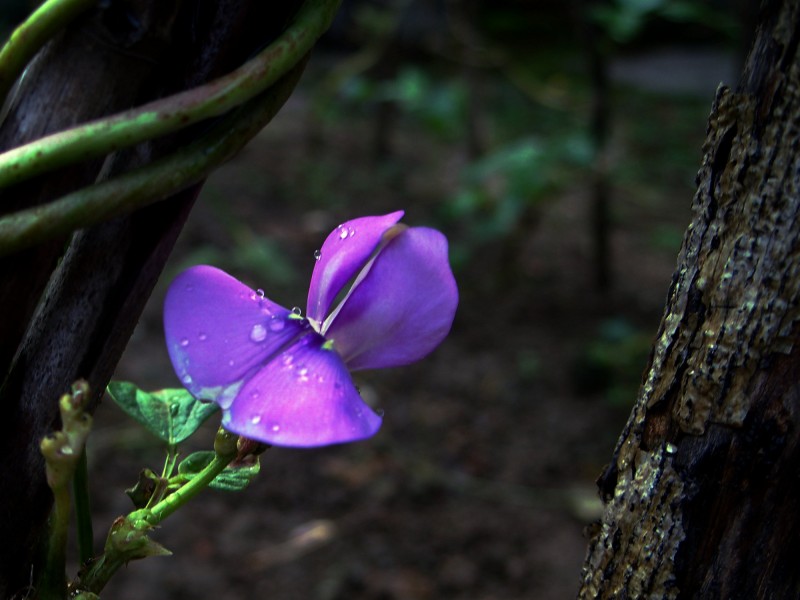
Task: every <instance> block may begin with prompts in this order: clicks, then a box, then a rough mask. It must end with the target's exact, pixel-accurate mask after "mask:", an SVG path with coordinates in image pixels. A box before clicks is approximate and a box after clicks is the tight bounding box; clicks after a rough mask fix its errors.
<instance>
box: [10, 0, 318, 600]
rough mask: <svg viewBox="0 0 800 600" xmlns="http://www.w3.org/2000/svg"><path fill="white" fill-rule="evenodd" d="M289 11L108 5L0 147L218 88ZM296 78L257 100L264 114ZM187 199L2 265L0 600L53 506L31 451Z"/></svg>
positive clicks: (161, 147)
mask: <svg viewBox="0 0 800 600" xmlns="http://www.w3.org/2000/svg"><path fill="white" fill-rule="evenodd" d="M301 4H302V2H301V0H293V1H292V2H285V3H279V4H278V5H273V4H271V3H263V2H260V1H259V0H219V1H216V2H210V1H207V0H182V1H180V2H172V3H163V2H157V1H155V0H127V1H122V2H115V3H108V5H106V6H104V7H100V8H98V9H97V10H96V11H94V12H92V13H90V14H88V15H86V16H85V17H84V18H82V19H80V20H79V21H78V22H76V23H75V24H74V25H73V26H71V27H70V28H69V29H68V30H67V31H65V32H64V33H63V34H62V35H61V36H59V38H58V39H57V40H54V41H53V42H51V44H50V45H49V46H48V47H47V48H45V49H44V51H43V52H42V53H41V54H40V56H39V57H38V58H37V59H36V60H35V63H34V64H33V65H32V66H31V67H30V69H29V73H28V75H27V76H26V78H25V81H23V85H22V86H21V87H20V90H19V92H18V93H17V96H16V98H15V100H14V105H13V106H12V107H11V110H10V112H9V115H8V118H7V119H6V120H5V121H4V122H3V123H2V127H1V128H0V144H2V145H3V146H0V147H9V146H11V145H15V144H19V143H22V142H24V141H27V140H28V139H31V138H36V137H39V136H41V135H43V134H45V133H47V132H49V131H53V130H57V129H60V128H63V127H66V126H68V125H71V124H73V123H75V122H81V121H85V120H88V119H90V118H93V117H98V116H102V115H103V114H107V113H109V112H114V111H117V110H121V109H124V108H127V107H130V106H134V105H137V104H140V103H142V102H145V101H148V100H151V99H154V98H157V97H159V96H164V95H167V94H169V93H173V92H174V91H177V90H180V89H186V88H189V87H192V86H195V85H198V84H200V83H203V82H204V81H207V80H209V79H211V78H213V77H216V76H219V75H221V74H223V73H225V72H227V71H229V70H231V69H232V68H234V67H236V66H238V65H239V64H241V63H242V62H243V61H244V60H245V59H246V58H247V57H248V56H249V55H251V54H252V53H253V52H254V51H256V50H258V49H259V48H260V47H263V46H264V45H266V44H267V43H269V42H270V41H271V40H272V39H274V37H275V36H276V35H277V34H278V33H279V32H280V31H282V30H283V28H284V27H285V25H286V23H287V21H288V19H289V18H290V17H291V15H292V14H294V12H296V10H297V9H298V7H299V6H300V5H301ZM166 5H169V6H166ZM119 11H121V13H120V12H119ZM109 13H115V14H116V17H115V15H114V14H109ZM117 17H120V18H117ZM64 60H66V64H65V63H64ZM302 66H303V65H299V66H298V67H296V68H295V70H294V71H293V72H292V73H291V74H289V75H287V76H286V77H285V78H284V79H283V80H281V81H279V82H278V83H277V84H276V85H275V86H274V87H273V88H272V89H271V90H268V91H267V92H265V94H270V95H271V96H270V99H269V101H270V102H271V103H273V104H274V109H275V110H276V111H277V109H278V107H279V106H280V104H281V103H282V102H283V101H285V99H286V98H287V97H288V95H289V93H290V92H291V90H292V88H293V87H294V85H295V83H296V82H297V79H298V77H299V75H300V73H301V72H302ZM65 73H67V74H68V75H65ZM120 74H124V75H122V76H121V75H120ZM119 81H124V82H125V83H124V85H123V84H120V85H117V84H115V83H114V82H119ZM26 82H27V83H26ZM37 107H38V108H37ZM187 135H188V136H191V135H192V134H191V132H189V133H188V134H185V135H175V136H171V137H170V138H169V139H167V140H163V141H161V140H159V141H158V142H154V143H152V144H143V145H140V146H139V147H137V148H135V149H133V150H131V151H127V152H121V153H118V154H117V155H115V156H113V157H110V158H109V159H108V161H106V164H105V166H103V169H102V173H100V168H101V165H100V164H99V163H98V164H89V165H85V164H84V165H77V166H75V167H72V168H68V169H65V170H63V171H62V172H60V173H57V174H56V175H54V176H53V175H50V176H47V177H41V178H38V179H37V180H35V181H33V182H29V183H25V184H22V185H20V186H17V187H15V188H14V189H12V190H6V191H4V193H3V197H2V202H0V214H3V213H7V212H12V211H13V210H15V209H19V208H23V207H29V206H35V205H37V204H41V203H44V202H47V201H50V200H52V199H53V198H54V197H57V196H58V195H59V194H63V193H65V192H66V191H68V190H71V189H75V188H78V187H80V186H82V185H86V184H87V183H90V182H91V181H93V180H94V178H95V177H97V176H98V173H100V175H99V176H100V177H101V178H102V177H105V176H109V175H113V174H114V173H118V172H123V171H125V170H128V169H130V168H132V167H135V166H138V165H141V164H142V163H143V162H147V161H149V160H153V159H155V158H157V157H158V156H162V155H164V154H165V153H168V152H170V151H172V150H174V149H175V148H178V147H180V146H181V145H182V144H185V143H186V141H187ZM199 189H200V186H199V185H196V186H193V187H192V188H190V189H187V190H184V191H182V192H179V193H178V194H176V195H175V196H174V197H173V198H171V199H168V200H165V201H163V202H160V203H158V204H155V205H152V206H149V207H147V208H144V209H142V210H139V211H137V212H135V213H133V214H131V215H128V216H126V217H121V218H117V219H114V220H112V221H109V222H107V223H103V224H101V225H98V226H95V227H91V228H89V229H86V230H84V231H82V232H79V233H78V234H76V235H75V236H74V238H73V239H72V240H71V241H70V240H56V241H54V242H51V243H46V244H42V245H41V246H38V247H36V248H33V249H31V250H28V251H24V252H21V253H19V254H18V255H15V256H10V257H6V258H5V259H3V260H2V261H0V275H2V281H3V285H2V289H1V290H0V311H2V312H1V314H3V321H2V325H0V332H2V336H0V377H2V379H3V382H2V388H1V389H0V406H2V410H3V420H2V424H0V456H1V457H2V460H0V539H2V540H3V541H2V544H0V598H12V597H15V598H16V597H23V596H25V594H24V592H23V591H22V590H24V588H25V586H26V585H27V584H28V581H29V579H30V577H31V572H32V569H35V565H34V564H33V561H34V548H35V546H36V543H37V540H38V538H39V537H40V534H41V531H42V529H43V526H44V522H45V519H46V517H47V513H48V511H49V507H50V504H51V495H50V492H49V489H48V488H47V485H46V481H45V478H44V471H43V461H42V458H41V455H40V453H39V441H40V440H41V439H42V437H44V436H45V435H47V434H48V433H49V432H50V431H52V430H53V429H54V427H55V426H56V424H57V419H58V417H57V400H58V397H59V396H60V395H61V394H62V393H64V392H66V391H67V390H68V388H69V385H70V383H71V382H73V381H74V380H76V379H78V378H86V379H88V380H89V382H90V384H91V385H92V391H93V393H94V402H95V403H96V402H97V401H99V398H100V396H101V395H102V394H103V391H104V389H105V386H106V384H107V382H108V379H109V377H110V376H111V374H112V372H113V369H114V366H115V365H116V362H117V360H118V359H119V356H120V355H121V353H122V350H123V349H124V347H125V344H126V343H127V340H128V338H129V337H130V335H131V333H132V331H133V328H134V326H135V325H136V322H137V321H138V318H139V315H140V314H141V311H142V309H143V307H144V304H145V302H146V300H147V298H148V297H149V295H150V292H151V290H152V288H153V286H154V285H155V282H156V280H157V279H158V276H159V274H160V273H161V270H162V268H163V266H164V263H165V262H166V259H167V257H168V255H169V252H170V250H171V248H172V245H173V244H174V242H175V239H176V238H177V235H178V233H179V232H180V230H181V227H182V225H183V222H184V221H185V219H186V216H187V215H188V212H189V210H190V209H191V206H192V204H193V201H194V198H195V197H196V194H197V192H198V191H199ZM67 242H68V244H67ZM65 245H67V249H66V252H64V247H65ZM40 296H41V297H42V300H41V303H39V299H40ZM37 304H38V306H37Z"/></svg>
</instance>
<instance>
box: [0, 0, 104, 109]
mask: <svg viewBox="0 0 800 600" xmlns="http://www.w3.org/2000/svg"><path fill="white" fill-rule="evenodd" d="M96 3H97V0H47V2H44V3H43V4H42V5H41V6H40V7H39V8H37V9H36V11H34V13H33V14H32V15H31V16H30V17H28V19H27V20H26V21H25V22H24V23H23V24H22V25H20V26H19V27H17V29H16V30H14V32H13V33H12V34H11V37H10V38H8V41H7V42H6V43H5V45H4V46H3V48H2V49H0V105H2V104H3V100H5V98H6V95H7V94H8V91H9V90H10V89H11V86H12V85H14V81H16V79H17V77H19V75H20V73H22V72H23V71H24V70H25V65H27V64H28V62H30V60H31V59H32V58H33V56H34V55H35V54H36V52H38V51H39V49H40V48H41V47H42V46H43V45H44V44H45V43H46V42H47V41H48V40H49V39H50V38H51V37H53V34H55V33H56V32H57V31H59V30H60V29H62V28H63V27H64V26H65V25H66V24H67V23H68V22H70V21H71V20H72V19H74V18H75V17H76V16H78V15H79V14H80V13H82V12H83V11H85V10H87V9H88V8H90V7H92V6H94V5H95V4H96Z"/></svg>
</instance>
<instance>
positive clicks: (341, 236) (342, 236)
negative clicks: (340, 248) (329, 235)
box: [339, 227, 347, 240]
mask: <svg viewBox="0 0 800 600" xmlns="http://www.w3.org/2000/svg"><path fill="white" fill-rule="evenodd" d="M346 238H347V229H346V228H345V227H342V230H341V231H340V232H339V239H340V240H344V239H346Z"/></svg>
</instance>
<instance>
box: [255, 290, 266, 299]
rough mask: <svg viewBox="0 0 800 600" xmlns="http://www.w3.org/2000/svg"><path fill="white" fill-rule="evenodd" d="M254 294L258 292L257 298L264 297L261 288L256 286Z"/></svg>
mask: <svg viewBox="0 0 800 600" xmlns="http://www.w3.org/2000/svg"><path fill="white" fill-rule="evenodd" d="M256 294H258V297H259V298H263V297H264V290H262V289H261V288H258V289H257V290H256Z"/></svg>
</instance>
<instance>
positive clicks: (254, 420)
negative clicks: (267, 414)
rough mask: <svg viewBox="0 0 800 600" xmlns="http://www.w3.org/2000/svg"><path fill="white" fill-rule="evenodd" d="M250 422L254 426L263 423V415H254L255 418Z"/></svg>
mask: <svg viewBox="0 0 800 600" xmlns="http://www.w3.org/2000/svg"><path fill="white" fill-rule="evenodd" d="M250 422H251V423H252V424H253V425H258V424H259V423H260V422H261V415H254V416H253V418H251V419H250Z"/></svg>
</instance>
